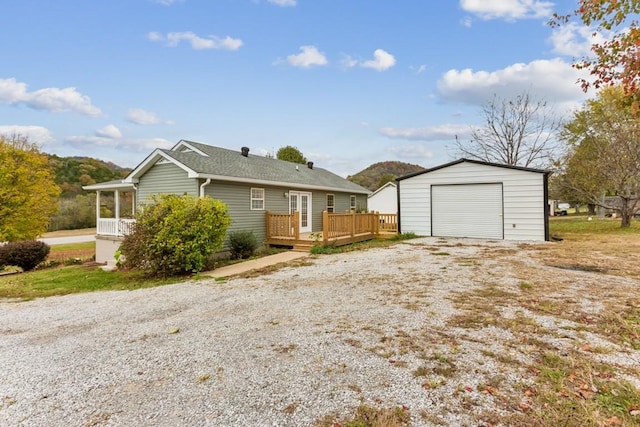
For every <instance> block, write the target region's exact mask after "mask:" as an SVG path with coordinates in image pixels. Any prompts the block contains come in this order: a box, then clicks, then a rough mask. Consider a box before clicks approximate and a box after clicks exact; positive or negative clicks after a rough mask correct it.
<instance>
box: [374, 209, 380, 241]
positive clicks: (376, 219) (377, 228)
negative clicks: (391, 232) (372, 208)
mask: <svg viewBox="0 0 640 427" xmlns="http://www.w3.org/2000/svg"><path fill="white" fill-rule="evenodd" d="M373 221H374V222H373V234H374V235H376V236H377V235H378V234H379V233H380V212H376V213H374V214H373Z"/></svg>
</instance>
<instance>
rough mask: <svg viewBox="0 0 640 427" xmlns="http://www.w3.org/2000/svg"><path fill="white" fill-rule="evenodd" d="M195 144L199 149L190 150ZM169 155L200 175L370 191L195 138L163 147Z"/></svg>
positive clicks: (330, 175) (315, 170)
mask: <svg viewBox="0 0 640 427" xmlns="http://www.w3.org/2000/svg"><path fill="white" fill-rule="evenodd" d="M190 147H192V148H194V149H196V150H198V151H200V152H202V153H204V154H206V156H203V155H202V154H201V153H198V152H197V151H189V148H190ZM160 151H161V152H162V153H163V154H164V155H165V156H166V157H168V158H171V159H173V160H175V161H176V162H178V163H180V164H182V165H184V166H185V167H187V168H189V169H191V170H192V171H194V172H195V173H197V174H198V176H201V177H203V178H207V177H228V178H238V180H244V181H246V180H249V181H264V182H265V183H266V182H274V183H286V184H291V185H292V186H295V185H300V186H304V187H313V188H325V189H328V190H329V189H333V190H340V191H345V192H352V193H359V194H369V193H370V191H369V190H367V189H365V188H363V187H361V186H359V185H357V184H354V183H353V182H351V181H348V180H346V179H344V178H342V177H341V176H338V175H336V174H334V173H332V172H329V171H328V170H326V169H323V168H318V167H315V166H314V167H313V169H311V168H309V167H308V166H307V165H302V164H298V163H292V162H286V161H283V160H277V159H270V158H267V157H262V156H255V155H252V154H249V155H248V156H247V157H245V156H243V155H242V153H241V151H240V150H237V151H235V150H229V149H226V148H220V147H214V146H211V145H206V144H201V143H198V142H193V141H181V142H180V143H179V144H178V145H177V146H176V147H174V148H173V149H171V150H160Z"/></svg>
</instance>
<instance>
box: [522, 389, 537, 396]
mask: <svg viewBox="0 0 640 427" xmlns="http://www.w3.org/2000/svg"><path fill="white" fill-rule="evenodd" d="M534 394H535V393H534V392H533V390H531V389H530V388H528V389H526V390H525V391H524V395H525V396H527V397H531V396H533V395H534Z"/></svg>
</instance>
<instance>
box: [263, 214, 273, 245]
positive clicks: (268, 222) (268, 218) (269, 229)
mask: <svg viewBox="0 0 640 427" xmlns="http://www.w3.org/2000/svg"><path fill="white" fill-rule="evenodd" d="M264 214H265V226H266V227H267V242H268V241H269V239H271V218H270V216H269V211H266V212H265V213H264Z"/></svg>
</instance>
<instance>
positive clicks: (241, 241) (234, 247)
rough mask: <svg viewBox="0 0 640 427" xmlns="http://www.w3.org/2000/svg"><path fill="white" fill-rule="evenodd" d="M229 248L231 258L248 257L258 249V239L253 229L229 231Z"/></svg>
mask: <svg viewBox="0 0 640 427" xmlns="http://www.w3.org/2000/svg"><path fill="white" fill-rule="evenodd" d="M229 248H230V249H231V258H232V259H244V258H249V257H251V256H253V254H254V253H255V251H256V249H258V239H256V235H255V234H253V231H248V230H241V231H234V232H232V233H229Z"/></svg>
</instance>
